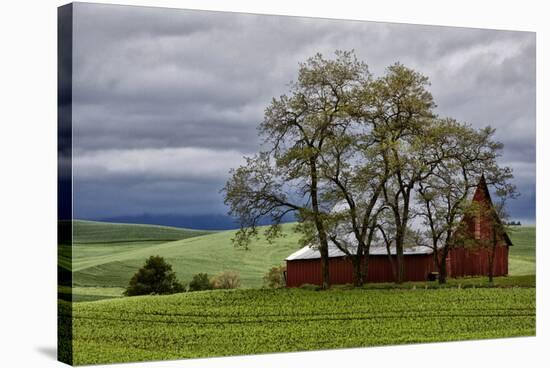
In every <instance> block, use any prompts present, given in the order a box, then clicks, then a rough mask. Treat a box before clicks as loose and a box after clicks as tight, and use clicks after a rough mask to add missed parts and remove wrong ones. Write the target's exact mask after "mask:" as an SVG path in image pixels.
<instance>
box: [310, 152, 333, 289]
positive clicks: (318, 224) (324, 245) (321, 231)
mask: <svg viewBox="0 0 550 368" xmlns="http://www.w3.org/2000/svg"><path fill="white" fill-rule="evenodd" d="M309 163H310V179H311V206H312V208H313V218H314V222H315V228H316V229H317V234H318V235H319V253H321V260H322V262H321V280H322V286H321V287H322V288H323V289H325V290H326V289H328V287H329V274H328V264H329V258H328V239H327V234H326V233H325V227H324V224H323V221H322V220H321V216H320V209H319V199H318V198H317V196H318V194H317V180H318V178H317V163H316V161H315V158H313V157H312V158H311V159H310V160H309Z"/></svg>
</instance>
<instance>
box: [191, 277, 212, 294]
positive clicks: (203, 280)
mask: <svg viewBox="0 0 550 368" xmlns="http://www.w3.org/2000/svg"><path fill="white" fill-rule="evenodd" d="M211 289H212V285H211V284H210V280H209V279H208V274H207V273H198V274H196V275H195V276H193V279H192V280H191V282H190V283H189V291H201V290H211Z"/></svg>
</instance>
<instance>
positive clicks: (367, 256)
mask: <svg viewBox="0 0 550 368" xmlns="http://www.w3.org/2000/svg"><path fill="white" fill-rule="evenodd" d="M369 252H370V250H369V251H367V253H366V254H365V271H364V272H363V284H365V283H367V282H368V279H369V258H370V257H369Z"/></svg>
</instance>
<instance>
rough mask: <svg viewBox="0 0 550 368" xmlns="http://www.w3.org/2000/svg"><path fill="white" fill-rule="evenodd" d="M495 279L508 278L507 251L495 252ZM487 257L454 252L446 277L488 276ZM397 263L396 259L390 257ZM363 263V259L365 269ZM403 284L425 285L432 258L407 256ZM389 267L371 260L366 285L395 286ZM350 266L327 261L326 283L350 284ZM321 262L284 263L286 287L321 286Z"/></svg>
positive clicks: (337, 259)
mask: <svg viewBox="0 0 550 368" xmlns="http://www.w3.org/2000/svg"><path fill="white" fill-rule="evenodd" d="M495 252H496V253H495V260H494V273H493V274H494V276H506V275H508V247H507V246H498V247H496V251H495ZM489 254H490V250H488V249H486V248H480V249H474V248H456V249H451V250H450V251H449V256H448V258H447V275H448V276H449V277H454V278H456V277H465V276H480V275H483V276H486V275H488V273H489ZM392 258H393V261H394V262H395V263H397V260H396V257H395V256H392ZM364 262H365V259H363V265H364ZM404 262H405V281H426V280H427V277H428V274H429V273H430V272H433V271H437V268H436V266H435V264H434V259H433V254H419V255H406V256H405V257H404ZM394 281H395V280H394V277H393V271H392V267H391V263H390V261H389V259H388V256H387V255H384V256H370V257H369V270H368V275H367V282H371V283H377V282H394ZM352 282H353V266H352V263H351V261H350V260H349V259H347V258H344V257H335V258H331V259H330V260H329V283H330V284H331V285H337V284H351V283H352ZM321 283H322V277H321V260H320V259H302V260H294V261H287V286H288V287H297V286H300V285H303V284H314V285H321Z"/></svg>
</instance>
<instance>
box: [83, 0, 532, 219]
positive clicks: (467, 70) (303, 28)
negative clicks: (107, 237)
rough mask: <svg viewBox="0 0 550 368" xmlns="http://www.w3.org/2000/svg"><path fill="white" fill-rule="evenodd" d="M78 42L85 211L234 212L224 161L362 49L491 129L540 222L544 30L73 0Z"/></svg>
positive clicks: (523, 213)
mask: <svg viewBox="0 0 550 368" xmlns="http://www.w3.org/2000/svg"><path fill="white" fill-rule="evenodd" d="M73 44H74V46H73V47H74V49H73V52H74V54H73V62H74V64H73V73H74V74H73V136H74V138H73V147H74V153H73V164H74V190H75V197H74V212H75V217H76V218H88V219H101V218H107V217H115V216H123V215H124V216H126V215H140V214H144V213H149V214H187V215H189V214H220V213H225V212H226V209H225V208H224V205H223V200H222V196H221V195H220V193H219V190H220V189H221V188H222V186H223V184H224V182H225V180H226V179H227V176H228V170H229V169H230V168H232V167H236V166H238V165H239V164H240V163H241V162H242V156H243V155H248V154H253V153H255V152H257V150H258V148H259V140H258V137H257V131H256V127H257V126H258V124H259V123H260V122H261V120H262V117H263V111H264V109H265V107H266V106H267V105H268V104H269V102H270V100H271V98H272V97H274V96H279V95H281V94H283V93H285V92H286V91H287V89H288V87H287V85H288V82H289V81H291V80H293V79H296V73H297V66H298V63H299V62H301V61H304V60H305V59H307V58H308V57H309V56H312V55H313V54H315V53H316V52H321V53H323V54H324V55H325V56H331V55H332V54H333V53H334V51H335V50H336V49H342V50H349V49H355V52H356V54H357V55H358V57H359V58H360V59H362V60H364V61H365V62H366V63H367V64H368V65H369V68H370V70H371V72H373V74H374V75H375V76H380V75H381V74H382V73H383V72H384V69H385V68H386V67H387V66H388V65H390V64H392V63H395V62H397V61H399V62H401V63H404V64H405V65H406V66H409V67H412V68H414V69H416V70H418V71H420V72H422V73H423V74H425V75H426V76H428V77H429V78H430V81H431V83H432V85H431V92H432V94H433V96H434V99H435V102H436V103H437V105H438V107H437V112H438V113H439V114H440V115H442V116H450V117H453V118H456V119H457V120H460V121H465V122H469V123H471V124H472V125H474V126H476V127H483V126H486V125H491V126H493V127H495V128H496V129H497V133H496V135H497V138H498V139H499V140H500V141H502V142H503V143H504V156H503V158H502V163H503V164H505V165H509V166H511V167H512V168H513V169H514V173H515V184H516V185H517V186H518V188H519V190H520V192H521V196H520V198H519V199H518V200H516V201H514V203H511V205H510V212H511V215H512V217H513V218H514V219H520V220H522V221H530V222H533V221H534V217H535V34H534V33H529V32H513V31H494V30H480V29H466V28H451V27H433V26H421V25H404V24H391V23H378V22H364V21H339V20H325V19H312V18H298V17H281V16H262V15H249V14H236V13H220V12H202V11H188V10H177V9H163V8H151V7H130V6H117V5H101V4H86V3H76V4H75V11H74V42H73Z"/></svg>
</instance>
